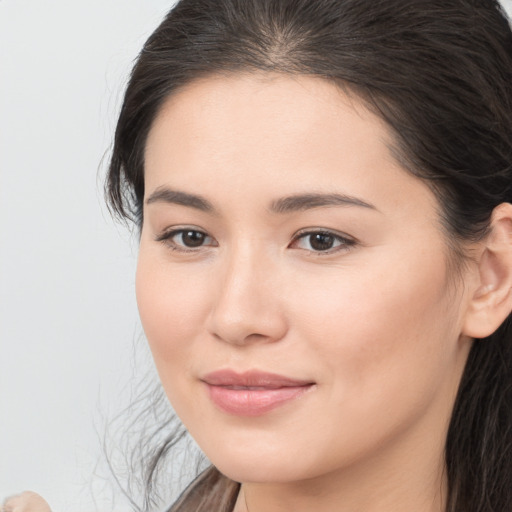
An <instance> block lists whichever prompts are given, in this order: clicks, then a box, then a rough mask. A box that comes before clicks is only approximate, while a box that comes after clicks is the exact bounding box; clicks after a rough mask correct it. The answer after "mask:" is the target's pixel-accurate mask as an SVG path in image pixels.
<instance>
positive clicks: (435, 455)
mask: <svg viewBox="0 0 512 512" xmlns="http://www.w3.org/2000/svg"><path fill="white" fill-rule="evenodd" d="M392 144H393V138H392V135H391V134H390V133H389V130H388V129H387V127H386V126H385V125H384V124H383V123H382V122H381V121H380V120H379V119H378V118H376V117H375V116H374V115H372V114H371V113H369V112H368V111H367V110H366V109H365V108H364V106H363V105H362V103H361V102H360V101H358V100H357V98H355V97H349V96H347V95H346V94H344V93H343V92H341V91H340V89H339V88H337V87H335V86H334V85H333V84H331V83H328V82H326V81H323V80H320V79H317V78H312V77H290V76H282V75H268V74H267V75H264V74H247V75H234V76H230V77H226V76H223V77H209V78H207V79H203V80H200V81H196V82H194V83H192V84H190V85H188V86H187V87H185V88H183V89H181V90H180V91H179V92H177V93H175V94H174V95H173V96H172V97H170V98H169V99H168V100H167V102H166V103H165V105H164V106H163V108H162V109H161V111H160V113H159V115H158V117H157V119H156V121H155V122H154V125H153V127H152V129H151V131H150V134H149V137H148V141H147V147H146V154H145V157H146V168H145V173H146V174H145V184H146V202H145V206H144V223H143V227H142V232H141V239H140V253H139V260H138V269H137V283H136V285H137V301H138V306H139V311H140V315H141V319H142V323H143V326H144V330H145V333H146V335H147V339H148V341H149V344H150V347H151V350H152V353H153V356H154V360H155V364H156V367H157V370H158V372H159V375H160V378H161V380H162V384H163V387H164V389H165V391H166V393H167V395H168V397H169V400H170V401H171V403H172V405H173V407H174V409H175V411H176V412H177V414H178V415H179V417H180V418H181V419H182V421H183V422H184V424H185V425H186V427H187V428H188V430H189V431H190V433H191V434H192V436H193V437H194V438H195V440H196V441H197V443H198V444H199V446H200V447H201V448H202V450H203V451H204V452H205V454H206V455H207V456H208V457H209V459H210V460H211V461H212V462H213V463H214V464H215V465H216V466H217V467H218V468H219V469H220V471H221V472H223V473H224V474H225V475H227V476H228V477H230V478H232V479H234V480H236V481H239V482H242V491H241V493H240V496H239V500H238V502H237V505H236V508H235V510H236V511H237V512H245V511H248V510H250V512H258V511H266V512H277V511H289V510H294V511H297V512H300V511H308V510H315V511H317V512H322V511H333V510H336V511H360V510H361V511H362V510H364V511H365V512H372V511H379V512H385V511H393V512H397V511H408V512H410V511H411V510H415V511H417V512H421V511H425V512H426V511H441V510H443V509H444V502H445V494H446V492H445V491H446V482H445V480H444V477H443V471H444V461H443V449H444V443H445V438H446V432H447V427H448V423H449V418H450V414H451V411H452V408H453V402H454V397H455V394H456V391H457V387H458V384H459V382H460V378H461V374H462V371H463V368H464V364H465V362H466V359H467V355H468V352H469V349H470V346H471V343H472V338H471V335H470V334H471V333H469V332H465V331H470V330H471V329H466V327H467V325H470V324H468V318H469V317H471V315H473V316H474V315H475V314H474V304H473V301H474V297H475V294H476V295H478V293H477V292H478V290H482V284H481V279H480V276H481V272H480V270H479V267H478V264H477V263H471V262H470V263H468V264H467V265H464V266H462V267H461V270H460V276H459V280H458V283H459V285H456V284H454V279H453V275H452V276H450V275H449V274H450V272H451V271H450V270H449V269H451V268H452V267H451V266H450V265H449V264H448V258H449V256H448V255H449V249H448V245H447V242H446V235H445V233H444V232H443V229H442V228H441V225H440V221H439V215H438V210H439V207H438V204H437V202H436V199H435V197H434V195H433V194H432V192H431V191H430V189H429V188H428V187H427V186H426V185H425V183H423V182H422V181H420V180H419V179H417V178H415V177H413V176H412V175H411V174H410V173H408V172H406V171H405V170H404V169H403V168H401V167H400V165H399V163H398V162H397V161H396V160H395V159H394V158H393V157H392V152H391V151H390V146H391V145H392ZM166 189H170V190H174V191H180V192H184V193H187V194H193V195H200V196H201V197H202V198H204V199H205V200H206V201H208V203H209V204H210V205H211V211H203V210H202V209H200V208H197V204H196V205H194V204H188V205H185V204H175V199H176V196H173V198H171V199H170V200H169V194H167V199H166V197H165V194H162V193H161V192H162V190H166ZM308 193H309V194H311V193H319V194H333V193H337V194H344V195H348V196H351V197H354V198H357V199H358V200H359V201H360V202H364V203H365V204H366V205H367V206H361V204H349V205H347V204H343V205H328V206H316V207H312V208H307V209H301V210H291V211H286V212H275V211H272V204H275V202H276V201H278V200H279V199H280V198H283V197H289V196H295V195H299V194H308ZM150 198H151V199H150ZM368 205H371V206H368ZM185 228H186V229H188V230H195V231H197V232H201V233H203V234H204V238H203V239H202V240H203V241H202V242H201V244H200V245H198V246H197V247H190V246H187V243H188V242H187V239H184V238H183V236H182V234H181V233H180V232H179V231H176V230H179V229H185ZM304 231H306V232H308V233H310V232H318V231H322V232H324V231H328V232H330V233H332V234H333V236H334V238H333V240H334V244H333V248H332V249H331V250H327V251H321V250H320V251H319V250H315V247H313V246H312V245H311V242H312V238H311V237H310V236H309V235H307V234H304ZM337 237H338V238H337ZM347 240H348V242H347ZM482 254H483V253H482V249H480V252H478V251H475V252H474V256H475V259H476V260H478V258H479V256H481V255H482ZM491 274H492V272H490V274H489V275H491ZM502 274H503V273H501V274H500V276H501V275H502ZM492 275H494V274H492ZM461 282H463V283H464V286H460V284H461ZM486 291H489V290H488V289H487V288H486ZM481 295H483V292H482V293H481ZM226 368H231V369H234V370H236V371H238V372H243V371H247V370H251V369H257V370H262V371H266V372H273V373H278V374H281V375H285V376H287V377H291V378H295V379H304V380H308V381H312V382H314V383H315V385H314V386H313V387H312V389H311V390H310V391H309V392H308V393H306V394H304V395H303V396H301V397H300V398H298V399H296V400H293V401H291V402H288V403H286V404H285V405H283V406H281V407H279V408H277V409H275V410H273V411H271V412H269V413H266V414H263V415H261V416H257V417H245V416H236V415H232V414H228V413H226V412H224V411H222V410H220V409H219V408H218V407H217V406H216V405H215V404H214V403H213V402H212V401H211V400H210V398H209V395H208V393H207V392H206V388H205V385H204V383H203V382H202V378H203V377H204V376H205V375H206V374H207V373H209V372H212V371H215V370H219V369H226Z"/></svg>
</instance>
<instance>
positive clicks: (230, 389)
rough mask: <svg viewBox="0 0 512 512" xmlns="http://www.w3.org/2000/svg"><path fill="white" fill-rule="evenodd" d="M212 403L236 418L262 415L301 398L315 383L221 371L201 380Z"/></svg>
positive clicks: (273, 376)
mask: <svg viewBox="0 0 512 512" xmlns="http://www.w3.org/2000/svg"><path fill="white" fill-rule="evenodd" d="M201 380H202V381H203V382H204V383H205V385H206V388H207V391H208V395H209V397H210V399H211V400H212V402H213V403H214V404H215V405H216V406H217V407H218V408H219V409H221V410H222V411H223V412H226V413H228V414H232V415H237V416H261V415H263V414H266V413H268V412H270V411H272V410H274V409H276V408H278V407H280V406H283V405H285V404H286V403H288V402H290V401H293V400H295V399H296V398H299V397H300V396H302V395H304V394H305V393H307V392H308V391H310V390H311V389H313V387H314V386H315V382H313V381H309V380H302V379H293V378H290V377H286V376H283V375H278V374H275V373H266V372H260V371H255V370H252V371H249V372H244V373H237V372H235V371H233V370H220V371H216V372H212V373H209V374H207V375H205V376H204V377H203V378H202V379H201Z"/></svg>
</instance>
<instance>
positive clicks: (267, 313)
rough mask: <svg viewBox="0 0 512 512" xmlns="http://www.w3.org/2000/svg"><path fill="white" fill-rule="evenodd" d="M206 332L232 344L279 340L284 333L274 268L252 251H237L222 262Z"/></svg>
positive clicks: (274, 266) (285, 324) (273, 264)
mask: <svg viewBox="0 0 512 512" xmlns="http://www.w3.org/2000/svg"><path fill="white" fill-rule="evenodd" d="M221 267H222V268H221V269H220V272H219V274H218V275H217V277H216V278H214V279H215V283H216V293H215V294H214V300H213V304H212V308H211V313H210V315H209V319H208V329H209V331H210V333H211V334H213V336H215V337H216V338H217V339H219V340H222V341H224V342H227V343H231V344H234V345H247V344H252V343H268V342H274V341H279V340H280V339H282V338H283V337H284V335H285V334H286V331H287V321H286V318H285V313H284V307H283V306H284V304H283V297H282V296H280V290H279V284H278V283H279V270H278V265H277V264H276V263H275V262H274V263H273V262H271V261H269V259H268V258H264V257H262V255H261V254H257V253H256V251H251V250H245V251H238V252H237V254H233V255H232V256H231V257H230V258H227V259H226V261H225V262H223V264H222V266H221Z"/></svg>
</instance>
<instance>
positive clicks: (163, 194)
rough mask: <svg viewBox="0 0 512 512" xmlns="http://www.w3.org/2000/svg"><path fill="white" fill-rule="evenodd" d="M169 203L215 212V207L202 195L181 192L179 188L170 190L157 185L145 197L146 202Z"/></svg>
mask: <svg viewBox="0 0 512 512" xmlns="http://www.w3.org/2000/svg"><path fill="white" fill-rule="evenodd" d="M160 202H162V203H170V204H179V205H181V206H188V207H190V208H195V209H196V210H201V211H203V212H208V213H215V208H214V207H213V205H212V203H210V201H208V200H207V199H205V198H204V197H201V196H198V195H196V194H189V193H187V192H181V191H180V190H172V189H170V188H167V187H158V188H157V189H156V190H155V191H154V192H153V193H152V194H151V195H150V196H149V197H148V198H147V199H146V204H152V203H160Z"/></svg>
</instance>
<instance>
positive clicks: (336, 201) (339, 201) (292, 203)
mask: <svg viewBox="0 0 512 512" xmlns="http://www.w3.org/2000/svg"><path fill="white" fill-rule="evenodd" d="M328 206H359V207H362V208H369V209H372V210H376V209H377V208H375V206H373V205H372V204H370V203H367V202H366V201H363V200H362V199H359V198H357V197H354V196H349V195H346V194H335V193H332V194H323V193H308V194H296V195H293V196H288V197H282V198H280V199H276V200H275V201H272V204H271V206H270V209H271V211H273V212H275V213H291V212H295V211H304V210H310V209H312V208H321V207H328Z"/></svg>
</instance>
